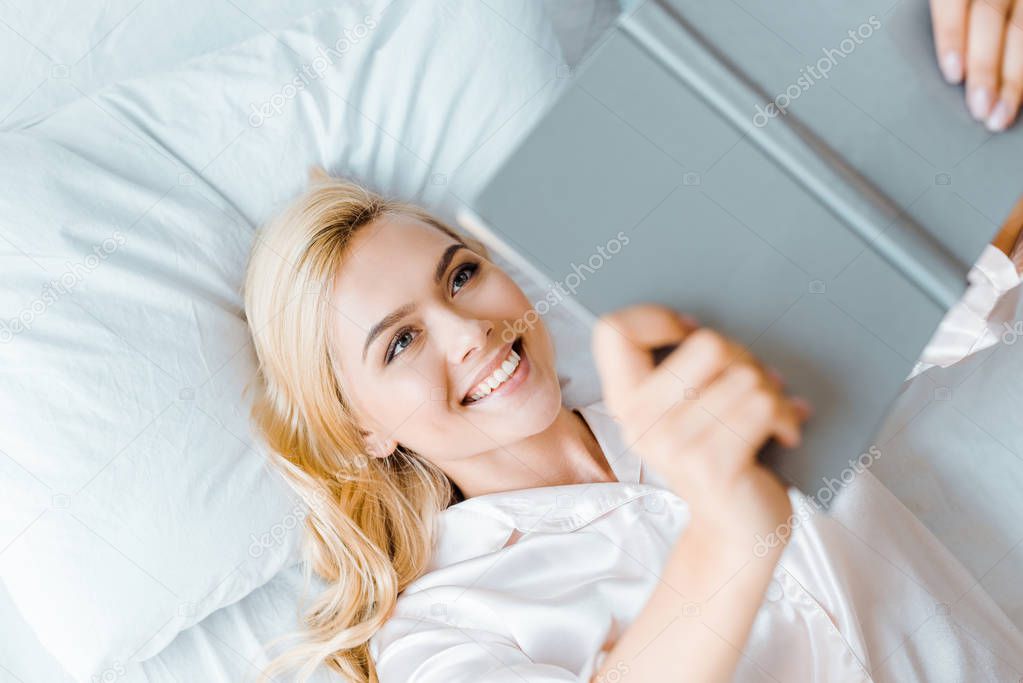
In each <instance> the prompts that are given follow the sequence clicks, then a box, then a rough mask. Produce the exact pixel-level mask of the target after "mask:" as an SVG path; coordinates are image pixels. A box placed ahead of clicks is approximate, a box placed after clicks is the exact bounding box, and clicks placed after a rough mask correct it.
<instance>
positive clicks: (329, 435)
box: [244, 171, 486, 683]
mask: <svg viewBox="0 0 1023 683" xmlns="http://www.w3.org/2000/svg"><path fill="white" fill-rule="evenodd" d="M311 181H312V183H311V187H310V188H309V189H308V190H307V191H306V192H305V194H303V195H302V196H301V197H299V198H298V199H297V200H296V201H295V202H294V203H293V204H291V205H290V206H289V207H288V208H287V209H286V210H285V211H284V212H283V213H281V214H280V215H279V216H277V217H276V218H275V219H274V220H272V221H271V222H269V223H268V224H267V225H266V226H264V227H263V229H262V230H261V231H260V234H259V236H258V237H257V240H256V243H255V245H254V246H253V250H252V254H251V256H250V260H249V264H248V270H247V273H246V277H245V285H244V293H245V312H246V316H247V318H248V324H249V329H250V331H251V333H252V338H253V343H254V345H255V350H256V356H257V359H258V363H259V365H258V373H257V378H256V380H257V384H258V385H259V386H258V389H257V392H256V393H257V395H256V397H255V400H254V404H253V407H252V417H253V420H254V421H255V424H256V427H257V429H258V431H259V432H260V433H261V435H262V436H263V437H264V438H265V439H266V441H267V443H268V445H269V447H270V449H271V451H272V456H271V457H272V459H273V461H274V463H275V464H276V465H277V466H278V467H279V469H280V470H281V472H282V473H283V474H284V476H285V478H286V479H287V481H288V483H289V484H290V485H291V486H292V487H293V488H294V490H295V491H296V492H297V493H298V494H299V495H300V496H301V497H302V499H303V500H304V501H305V503H306V505H307V506H308V508H309V514H308V515H307V517H306V533H305V536H304V539H303V558H304V559H305V569H306V579H307V585H308V581H309V579H311V574H312V572H315V573H316V574H318V575H319V576H320V577H322V578H323V579H324V580H325V581H326V582H328V584H329V588H327V589H326V590H325V591H324V592H323V593H321V594H320V595H318V596H317V597H316V599H315V600H314V602H313V603H312V605H311V606H310V609H309V610H308V611H307V612H306V614H305V616H304V619H303V621H304V626H305V629H304V630H303V631H301V632H299V633H297V634H292V635H291V636H290V637H288V638H287V639H288V640H292V641H297V642H296V643H295V644H293V647H292V649H290V650H289V651H287V652H285V653H284V654H283V655H281V656H279V657H277V658H276V659H274V660H273V661H272V662H271V663H270V665H269V666H268V668H267V669H266V670H265V671H264V672H263V677H262V680H266V677H269V676H271V675H272V674H273V673H275V672H279V671H282V670H285V669H297V672H296V677H297V680H299V681H305V680H306V679H307V678H308V677H309V676H310V675H311V674H312V673H313V672H314V671H315V670H316V669H317V668H318V667H319V666H320V665H326V666H327V667H328V668H330V669H333V670H334V671H337V672H338V673H340V674H341V675H342V676H344V677H345V679H346V680H349V681H356V682H359V683H364V682H372V681H377V676H376V671H375V668H374V665H373V662H372V659H371V657H370V655H369V645H368V643H369V639H370V637H371V636H372V635H373V634H374V633H375V632H376V631H377V630H378V629H380V627H381V626H383V624H384V623H385V622H386V620H387V618H388V616H389V614H390V612H391V610H392V608H393V607H394V604H395V602H396V600H397V598H398V594H399V593H400V592H401V591H402V590H404V589H405V587H406V586H407V585H408V584H409V583H410V582H411V581H413V580H414V579H415V578H417V577H418V576H419V575H420V574H421V573H422V571H423V570H424V569H425V567H426V564H427V562H428V561H429V559H430V555H431V553H432V549H433V539H434V535H435V530H434V523H435V520H436V516H437V514H438V513H439V512H440V511H441V510H443V509H444V508H445V507H447V506H448V505H449V504H450V503H451V502H453V501H454V500H457V499H458V498H459V496H460V494H459V492H458V491H457V489H456V488H455V487H454V486H453V484H452V483H451V482H450V481H449V480H448V478H447V477H446V476H445V475H444V473H443V472H441V471H440V470H439V469H438V468H437V467H436V466H435V465H433V464H432V463H430V462H428V461H426V460H425V459H423V458H421V457H419V456H417V455H416V454H415V453H413V452H411V451H410V450H408V449H406V448H404V447H402V446H399V447H398V449H397V450H396V451H395V452H394V453H393V454H391V455H390V456H389V457H387V458H373V457H368V456H367V449H366V446H365V443H364V441H363V433H362V431H361V430H360V428H359V426H358V425H357V424H356V421H355V419H354V417H353V414H352V412H351V410H350V407H349V406H350V403H349V402H348V400H346V398H345V391H344V387H343V386H342V384H341V381H340V378H339V374H338V372H337V367H336V365H335V363H334V357H333V355H332V349H331V333H330V329H331V328H332V324H331V320H332V318H331V313H332V309H331V306H330V291H331V283H332V282H333V280H334V275H335V273H336V272H337V271H338V268H339V267H340V266H341V264H342V263H343V260H344V256H345V253H346V251H347V248H348V246H349V244H350V243H351V241H352V238H353V237H354V236H355V234H356V233H357V232H358V231H359V230H360V229H362V228H363V227H365V226H367V225H369V224H370V223H372V222H373V221H374V220H376V219H377V218H380V217H381V216H385V215H388V214H404V215H410V216H413V217H415V218H418V219H420V220H422V221H424V222H426V223H428V224H430V225H433V226H434V227H436V228H437V229H438V230H441V231H442V232H444V233H446V234H448V235H450V236H452V237H454V238H455V239H456V240H458V241H460V242H463V243H465V244H467V245H469V246H470V247H471V248H473V249H475V250H476V251H478V252H480V253H481V254H483V255H486V250H485V249H484V248H483V246H482V245H481V244H479V243H478V242H475V241H473V240H470V239H467V238H466V237H463V236H461V235H459V234H458V233H457V232H456V231H455V230H453V229H452V228H451V227H449V226H448V225H446V224H445V223H443V222H441V221H440V220H438V219H436V218H434V217H433V216H431V215H430V214H429V213H427V212H426V211H424V210H423V209H421V208H419V207H416V206H413V205H410V204H406V203H403V202H399V201H395V200H391V199H388V198H385V197H383V196H381V195H378V194H375V193H373V192H371V191H370V190H368V189H366V188H364V187H361V186H359V185H358V184H355V183H352V182H347V181H343V180H338V179H332V178H330V177H329V176H327V175H326V174H325V173H323V172H322V171H314V172H313V175H312V178H311ZM275 642H277V641H275Z"/></svg>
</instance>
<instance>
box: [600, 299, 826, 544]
mask: <svg viewBox="0 0 1023 683" xmlns="http://www.w3.org/2000/svg"><path fill="white" fill-rule="evenodd" d="M668 344H679V346H678V348H676V349H675V350H674V351H673V352H672V353H671V354H670V355H669V356H668V357H667V358H665V359H664V361H663V362H662V363H661V364H660V365H658V366H656V367H655V366H654V363H653V359H652V356H651V349H653V348H656V347H658V346H664V345H668ZM593 352H594V358H595V360H596V364H597V368H598V370H599V372H600V377H601V383H602V384H603V391H604V403H605V405H606V406H607V407H608V409H609V410H610V411H611V412H612V413H613V414H614V415H615V417H616V418H617V419H618V420H619V422H620V424H621V428H622V431H623V436H624V439H625V442H626V443H627V444H630V447H631V448H634V449H635V450H636V452H637V453H638V454H639V455H640V456H641V457H642V458H643V459H644V460H646V461H647V462H649V463H650V464H651V466H653V468H654V469H655V470H657V472H658V473H659V474H661V475H662V476H663V477H664V478H665V479H666V480H667V481H668V483H669V485H670V486H671V487H672V489H673V490H674V491H675V493H677V494H678V495H679V496H680V497H682V498H683V499H685V500H686V501H687V502H688V503H689V506H690V510H691V511H692V513H693V515H694V517H696V516H698V515H702V516H704V517H706V518H710V519H713V520H714V521H715V522H717V523H726V524H727V525H728V526H730V527H733V528H734V527H735V525H736V524H738V525H739V527H741V528H743V529H748V528H750V525H749V524H750V523H751V522H752V523H753V524H754V525H756V526H757V527H764V526H765V525H767V526H770V525H774V524H779V523H781V522H782V520H784V519H786V518H787V517H788V515H789V514H790V513H791V505H790V503H789V500H788V496H787V494H786V492H785V488H784V486H783V485H782V484H781V482H779V481H778V479H777V478H776V477H775V476H774V475H773V474H772V473H771V472H769V471H768V470H767V469H765V468H764V467H762V466H761V465H760V464H758V462H757V460H756V454H757V451H759V449H760V447H761V446H762V445H763V444H764V442H765V441H767V439H769V438H771V437H772V436H773V437H775V438H776V439H778V441H779V442H780V443H782V444H783V445H786V446H795V445H797V444H798V443H799V441H800V429H801V423H802V421H803V420H805V419H806V417H807V416H808V414H809V407H808V406H807V405H806V403H805V402H803V401H801V400H799V399H790V398H787V397H786V396H784V394H783V392H782V389H781V383H780V381H779V379H778V378H777V377H776V376H772V374H771V373H768V372H766V371H765V370H764V369H763V368H762V367H761V366H760V365H759V363H757V362H756V361H755V360H754V359H753V358H752V357H751V356H750V355H749V354H748V353H747V352H746V351H745V349H744V348H743V347H742V346H740V345H739V344H737V343H735V342H733V341H731V340H729V339H727V338H726V337H724V336H722V335H720V334H718V333H716V332H713V331H711V330H709V329H707V328H699V329H696V328H695V326H694V325H692V324H687V323H685V322H683V320H682V318H681V317H680V316H679V315H678V314H676V313H675V312H673V311H671V310H670V309H667V308H664V307H661V306H655V305H639V306H633V307H630V308H626V309H622V310H620V311H616V312H614V313H612V314H608V315H606V316H603V317H602V318H601V320H600V323H599V324H598V325H597V327H596V329H595V330H594V336H593Z"/></svg>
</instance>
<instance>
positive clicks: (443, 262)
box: [362, 244, 467, 362]
mask: <svg viewBox="0 0 1023 683" xmlns="http://www.w3.org/2000/svg"><path fill="white" fill-rule="evenodd" d="M466 248H467V247H466V246H465V245H464V244H452V245H451V246H449V247H448V248H447V249H445V250H444V253H443V254H441V255H440V259H439V260H438V261H437V270H436V271H434V275H433V281H434V283H438V284H439V283H440V279H441V278H442V277H444V272H445V271H446V270H447V269H448V266H449V265H450V264H451V259H453V258H454V257H455V254H457V253H458V251H459V250H460V249H466ZM414 310H416V305H415V304H405V305H404V306H402V307H401V308H399V309H397V310H395V311H394V312H393V313H390V314H388V315H386V316H384V317H383V319H381V320H380V322H378V323H377V324H376V325H374V326H373V327H372V328H370V330H369V334H367V335H366V343H365V344H364V345H363V347H362V360H363V362H365V360H366V354H367V353H368V352H369V345H370V344H372V343H373V340H374V339H376V338H377V337H378V336H380V333H381V332H383V331H384V330H386V329H387V328H388V327H391V326H392V325H394V324H395V323H397V322H398V321H399V320H401V319H402V318H404V317H405V316H406V315H408V314H409V313H411V312H412V311H414Z"/></svg>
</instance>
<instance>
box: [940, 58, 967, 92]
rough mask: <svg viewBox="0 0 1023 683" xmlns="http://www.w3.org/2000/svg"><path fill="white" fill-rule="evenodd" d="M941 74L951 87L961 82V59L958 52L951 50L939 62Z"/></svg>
mask: <svg viewBox="0 0 1023 683" xmlns="http://www.w3.org/2000/svg"><path fill="white" fill-rule="evenodd" d="M941 73H942V74H943V75H944V76H945V80H946V81H948V82H949V83H951V84H952V85H955V84H956V83H958V82H959V81H961V80H963V58H962V57H960V56H959V53H958V52H956V51H954V50H951V51H949V52H946V53H945V56H944V57H943V58H942V60H941Z"/></svg>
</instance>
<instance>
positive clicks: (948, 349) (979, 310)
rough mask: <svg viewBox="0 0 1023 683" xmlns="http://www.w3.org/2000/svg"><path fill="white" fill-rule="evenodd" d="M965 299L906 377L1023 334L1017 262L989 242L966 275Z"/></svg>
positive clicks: (1012, 339)
mask: <svg viewBox="0 0 1023 683" xmlns="http://www.w3.org/2000/svg"><path fill="white" fill-rule="evenodd" d="M967 280H968V282H969V284H968V286H967V288H966V292H965V293H964V294H963V297H962V299H960V300H959V301H958V303H956V305H955V306H953V307H952V308H951V309H949V311H948V312H947V313H946V314H945V317H944V318H943V319H942V321H941V324H940V325H939V326H938V329H937V330H936V331H935V333H934V335H933V336H932V337H931V340H930V341H929V342H928V343H927V346H926V347H925V348H924V350H923V352H922V353H921V354H920V359H919V360H918V361H917V363H916V365H915V366H914V367H913V370H912V371H911V372H910V373H909V375H908V376H907V377H906V379H907V380H908V379H911V378H913V377H915V376H916V375H918V374H920V373H921V372H923V371H925V370H927V369H929V368H932V367H934V366H936V365H937V366H940V367H943V368H945V367H948V366H950V365H952V364H954V363H958V362H959V361H961V360H963V359H964V358H966V357H967V356H969V355H971V354H974V353H977V352H978V351H981V350H983V349H986V348H988V347H990V346H993V345H994V344H996V343H998V342H999V341H1003V342H1014V341H1015V340H1016V338H1017V337H1020V336H1023V323H1020V324H1017V323H1016V321H1015V317H1016V316H1015V313H1016V306H1017V304H1018V302H1019V298H1020V294H1021V292H1023V288H1021V287H1020V286H1019V285H1020V275H1019V273H1018V272H1017V270H1016V265H1015V264H1014V263H1013V262H1012V261H1011V260H1010V259H1009V257H1008V256H1006V255H1005V253H1004V252H1002V251H1000V250H999V249H996V248H995V247H993V246H991V245H990V244H988V245H985V247H984V251H982V252H981V254H980V257H979V258H978V259H977V262H976V263H975V264H974V266H973V267H972V268H971V269H970V272H969V274H968V275H967Z"/></svg>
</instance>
